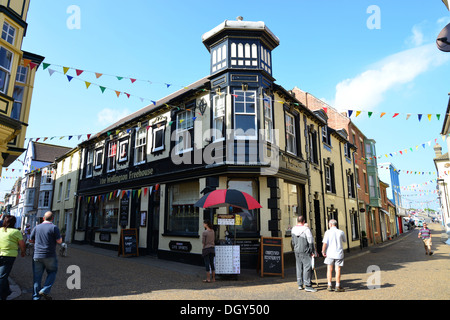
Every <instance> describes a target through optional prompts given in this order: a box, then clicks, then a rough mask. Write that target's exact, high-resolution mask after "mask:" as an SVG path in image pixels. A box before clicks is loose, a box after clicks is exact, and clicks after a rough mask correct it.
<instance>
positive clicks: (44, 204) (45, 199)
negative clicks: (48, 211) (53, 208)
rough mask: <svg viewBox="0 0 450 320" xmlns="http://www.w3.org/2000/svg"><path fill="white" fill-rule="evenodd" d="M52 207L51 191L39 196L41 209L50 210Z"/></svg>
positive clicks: (43, 192)
mask: <svg viewBox="0 0 450 320" xmlns="http://www.w3.org/2000/svg"><path fill="white" fill-rule="evenodd" d="M49 206H50V191H42V192H41V193H40V194H39V207H41V208H48V207H49Z"/></svg>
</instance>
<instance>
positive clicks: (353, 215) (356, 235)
mask: <svg viewBox="0 0 450 320" xmlns="http://www.w3.org/2000/svg"><path fill="white" fill-rule="evenodd" d="M350 221H351V224H352V240H356V239H359V228H358V214H357V212H356V211H353V210H352V211H350Z"/></svg>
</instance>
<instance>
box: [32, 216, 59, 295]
mask: <svg viewBox="0 0 450 320" xmlns="http://www.w3.org/2000/svg"><path fill="white" fill-rule="evenodd" d="M53 219H54V215H53V213H52V212H51V211H47V212H46V213H45V214H44V221H43V222H42V223H41V224H39V225H37V226H36V227H34V229H33V231H31V236H30V242H32V243H34V255H33V300H40V299H41V298H42V297H43V298H44V299H46V300H51V299H52V297H51V296H50V291H51V289H52V286H53V283H54V282H55V278H56V273H57V271H58V260H57V258H56V244H61V243H62V238H61V234H60V232H59V229H58V227H57V226H55V225H54V224H53ZM44 270H45V271H47V278H46V279H45V283H44V287H42V276H43V274H44Z"/></svg>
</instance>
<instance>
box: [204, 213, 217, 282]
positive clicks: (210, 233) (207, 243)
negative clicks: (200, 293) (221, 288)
mask: <svg viewBox="0 0 450 320" xmlns="http://www.w3.org/2000/svg"><path fill="white" fill-rule="evenodd" d="M203 227H204V228H205V229H206V230H205V231H203V234H202V244H203V248H202V256H203V259H204V261H205V268H206V279H205V280H203V282H205V283H210V282H215V281H216V268H215V267H214V257H215V249H214V239H215V235H214V230H213V225H212V224H211V221H209V220H205V221H203Z"/></svg>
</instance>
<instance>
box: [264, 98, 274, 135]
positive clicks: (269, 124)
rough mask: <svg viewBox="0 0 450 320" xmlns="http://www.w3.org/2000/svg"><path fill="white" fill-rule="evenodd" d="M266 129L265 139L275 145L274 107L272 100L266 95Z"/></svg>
mask: <svg viewBox="0 0 450 320" xmlns="http://www.w3.org/2000/svg"><path fill="white" fill-rule="evenodd" d="M263 101H264V129H265V138H266V140H267V141H269V142H271V143H273V142H274V138H273V112H272V110H273V107H272V98H270V97H269V96H267V95H264V99H263Z"/></svg>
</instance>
